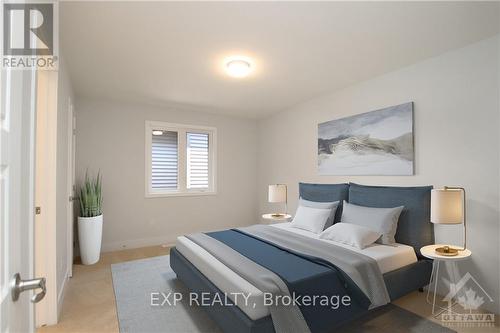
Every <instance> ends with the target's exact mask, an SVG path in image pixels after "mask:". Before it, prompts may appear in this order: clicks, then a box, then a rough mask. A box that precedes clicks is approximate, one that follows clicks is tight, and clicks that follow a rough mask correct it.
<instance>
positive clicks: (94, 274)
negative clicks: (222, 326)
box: [37, 246, 500, 333]
mask: <svg viewBox="0 0 500 333" xmlns="http://www.w3.org/2000/svg"><path fill="white" fill-rule="evenodd" d="M169 252H170V249H168V248H162V247H160V246H155V247H146V248H140V249H131V250H124V251H117V252H108V253H103V254H102V256H101V260H100V261H99V263H97V264H95V265H91V266H83V265H78V264H76V265H74V267H73V277H72V278H71V279H70V280H69V281H68V284H67V286H66V288H67V289H66V294H65V297H64V303H63V310H62V313H61V318H60V322H59V323H58V324H57V325H54V326H47V327H42V328H40V329H38V331H37V332H38V333H56V332H65V333H71V332H82V333H91V332H95V333H97V332H103V333H104V332H106V333H107V332H118V319H117V315H116V305H115V296H114V291H113V284H112V279H111V264H114V263H117V262H123V261H129V260H136V259H142V258H148V257H154V256H159V255H166V254H169ZM394 303H395V304H396V305H398V306H400V307H402V308H405V309H406V310H408V311H411V312H414V313H416V314H417V315H419V316H421V317H425V318H428V319H430V320H433V321H435V322H437V323H439V320H437V319H436V318H434V317H433V316H432V314H431V307H430V306H429V305H428V304H427V303H426V301H425V293H419V292H414V293H411V294H409V295H407V296H405V297H402V298H400V299H399V300H397V301H396V302H394ZM497 317H498V316H497ZM497 325H498V318H497ZM452 329H453V330H456V331H457V332H459V333H462V332H464V333H465V332H467V333H469V332H470V333H476V332H478V333H479V332H481V333H490V332H491V333H493V332H495V333H498V332H500V328H499V327H498V326H496V327H494V328H460V327H452Z"/></svg>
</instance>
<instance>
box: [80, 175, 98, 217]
mask: <svg viewBox="0 0 500 333" xmlns="http://www.w3.org/2000/svg"><path fill="white" fill-rule="evenodd" d="M101 180H102V179H101V175H100V172H98V173H97V177H95V178H90V177H89V176H88V173H85V181H84V183H83V185H82V187H81V188H80V216H81V217H93V216H99V215H101V214H102V192H101V190H102V187H101V184H102V183H101Z"/></svg>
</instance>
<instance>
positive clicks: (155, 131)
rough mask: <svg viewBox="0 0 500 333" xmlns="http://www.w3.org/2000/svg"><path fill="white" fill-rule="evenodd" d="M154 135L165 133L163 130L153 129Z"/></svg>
mask: <svg viewBox="0 0 500 333" xmlns="http://www.w3.org/2000/svg"><path fill="white" fill-rule="evenodd" d="M153 135H163V131H160V130H153Z"/></svg>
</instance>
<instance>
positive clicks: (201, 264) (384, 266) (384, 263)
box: [176, 223, 417, 320]
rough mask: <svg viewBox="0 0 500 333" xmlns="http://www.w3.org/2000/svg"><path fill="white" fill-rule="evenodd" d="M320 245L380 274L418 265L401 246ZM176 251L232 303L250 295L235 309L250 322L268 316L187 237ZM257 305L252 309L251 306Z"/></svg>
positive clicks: (245, 286)
mask: <svg viewBox="0 0 500 333" xmlns="http://www.w3.org/2000/svg"><path fill="white" fill-rule="evenodd" d="M272 226H273V227H276V228H281V229H285V230H288V231H291V232H295V233H298V234H301V235H304V236H308V237H312V238H316V239H319V235H318V234H314V233H312V232H310V231H306V230H302V229H297V228H292V227H291V226H290V223H279V224H273V225H272ZM320 241H322V242H327V243H332V244H335V245H338V246H342V247H345V248H348V249H351V250H353V251H356V252H359V253H363V254H365V255H367V256H369V257H371V258H373V259H375V260H376V261H377V264H378V266H379V268H380V270H381V271H382V274H384V273H387V272H390V271H393V270H395V269H398V268H401V267H403V266H406V265H409V264H412V263H414V262H416V261H417V257H416V255H415V251H414V250H413V248H412V247H411V246H408V245H404V244H397V243H396V244H394V245H393V246H389V245H382V244H373V245H370V246H368V247H366V248H365V249H363V250H360V249H358V248H355V247H352V246H349V245H345V244H341V243H337V242H334V241H330V240H325V239H320ZM176 248H177V250H178V251H179V252H180V253H181V254H182V255H183V256H184V257H185V258H186V259H188V260H189V261H190V262H191V263H192V264H193V265H194V266H195V267H196V268H197V269H198V270H199V271H200V272H201V273H202V274H203V275H205V276H206V277H207V278H208V279H209V280H210V281H211V282H212V283H213V284H215V285H216V286H217V288H219V289H220V290H221V291H222V292H225V293H227V294H228V297H229V298H231V299H233V301H234V298H233V296H232V295H231V293H234V292H240V293H241V292H243V293H246V294H248V293H250V294H251V295H252V296H251V301H250V302H248V306H245V304H244V303H243V302H238V304H237V305H238V307H239V308H240V309H241V310H242V311H243V312H244V313H245V314H246V315H247V316H248V317H249V318H251V319H252V320H256V319H259V318H262V317H265V316H267V315H268V314H269V309H268V308H267V307H266V306H264V295H263V293H262V291H260V290H259V289H257V288H256V287H254V286H253V285H252V284H250V283H249V282H248V281H246V280H244V279H243V278H241V277H240V276H239V275H238V274H236V273H235V272H233V271H232V270H231V269H229V268H228V267H227V266H225V265H224V264H222V263H221V262H220V261H218V260H217V259H216V258H215V257H214V256H212V255H211V254H210V253H208V252H207V251H206V250H205V249H203V248H202V247H200V246H199V245H197V244H195V243H193V242H192V241H190V240H189V239H188V238H186V237H183V236H181V237H178V238H177V243H176ZM254 303H255V304H257V305H256V306H253V304H254Z"/></svg>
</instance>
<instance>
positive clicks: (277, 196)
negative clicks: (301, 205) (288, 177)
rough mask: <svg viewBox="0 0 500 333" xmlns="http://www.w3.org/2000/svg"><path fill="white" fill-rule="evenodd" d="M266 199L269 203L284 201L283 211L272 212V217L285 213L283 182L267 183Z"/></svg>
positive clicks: (285, 197)
mask: <svg viewBox="0 0 500 333" xmlns="http://www.w3.org/2000/svg"><path fill="white" fill-rule="evenodd" d="M268 201H269V202H271V203H285V213H273V214H272V216H273V217H284V216H285V215H286V210H287V209H286V204H287V189H286V185H285V184H274V185H269V193H268Z"/></svg>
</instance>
